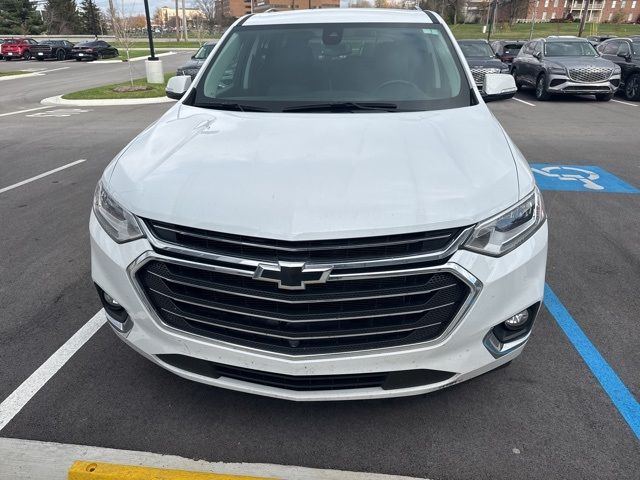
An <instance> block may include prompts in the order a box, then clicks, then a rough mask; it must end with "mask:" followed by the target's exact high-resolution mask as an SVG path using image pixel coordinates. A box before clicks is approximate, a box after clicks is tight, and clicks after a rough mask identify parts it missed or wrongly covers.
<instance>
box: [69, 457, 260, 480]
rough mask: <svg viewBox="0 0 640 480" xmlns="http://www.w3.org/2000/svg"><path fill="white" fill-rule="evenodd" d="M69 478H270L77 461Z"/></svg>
mask: <svg viewBox="0 0 640 480" xmlns="http://www.w3.org/2000/svg"><path fill="white" fill-rule="evenodd" d="M68 480H268V479H267V478H264V477H245V476H238V475H225V474H219V473H205V472H189V471H187V470H167V469H163V468H150V467H136V466H132V465H118V464H114V463H102V462H86V461H77V462H74V464H73V465H71V468H70V469H69V476H68Z"/></svg>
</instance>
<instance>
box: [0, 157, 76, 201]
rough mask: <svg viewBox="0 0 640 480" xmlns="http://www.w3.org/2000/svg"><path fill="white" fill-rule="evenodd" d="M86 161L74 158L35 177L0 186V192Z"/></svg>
mask: <svg viewBox="0 0 640 480" xmlns="http://www.w3.org/2000/svg"><path fill="white" fill-rule="evenodd" d="M86 161H87V160H86V159H84V158H83V159H81V160H76V161H75V162H71V163H67V164H66V165H63V166H61V167H58V168H54V169H53V170H49V171H48V172H44V173H41V174H40V175H36V176H35V177H31V178H27V179H26V180H23V181H21V182H18V183H14V184H13V185H9V186H8V187H4V188H0V193H4V192H8V191H9V190H13V189H14V188H18V187H21V186H22V185H25V184H27V183H30V182H33V181H35V180H39V179H41V178H43V177H46V176H48V175H51V174H53V173H56V172H59V171H60V170H64V169H65V168H69V167H73V166H74V165H78V164H79V163H82V162H86Z"/></svg>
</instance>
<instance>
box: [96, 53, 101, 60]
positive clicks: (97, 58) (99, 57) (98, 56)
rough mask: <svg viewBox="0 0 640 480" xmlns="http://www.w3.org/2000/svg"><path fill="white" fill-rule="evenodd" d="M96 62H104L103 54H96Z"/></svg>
mask: <svg viewBox="0 0 640 480" xmlns="http://www.w3.org/2000/svg"><path fill="white" fill-rule="evenodd" d="M96 60H102V52H98V53H96Z"/></svg>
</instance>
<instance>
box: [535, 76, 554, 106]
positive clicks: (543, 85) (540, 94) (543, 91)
mask: <svg viewBox="0 0 640 480" xmlns="http://www.w3.org/2000/svg"><path fill="white" fill-rule="evenodd" d="M550 98H551V94H550V93H549V90H548V89H547V76H546V75H545V74H544V73H542V74H540V76H539V77H538V80H537V81H536V99H537V100H540V101H541V102H544V101H546V100H549V99H550Z"/></svg>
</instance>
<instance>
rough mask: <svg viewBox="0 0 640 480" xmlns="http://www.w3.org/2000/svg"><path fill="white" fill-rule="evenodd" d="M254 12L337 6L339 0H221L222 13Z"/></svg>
mask: <svg viewBox="0 0 640 480" xmlns="http://www.w3.org/2000/svg"><path fill="white" fill-rule="evenodd" d="M252 1H253V11H254V12H264V11H265V10H268V9H270V8H275V9H277V10H298V9H307V8H338V7H339V6H340V0H222V2H221V3H222V15H224V16H225V17H236V18H237V17H241V16H243V15H246V14H247V13H251V11H252V9H251V2H252Z"/></svg>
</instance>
